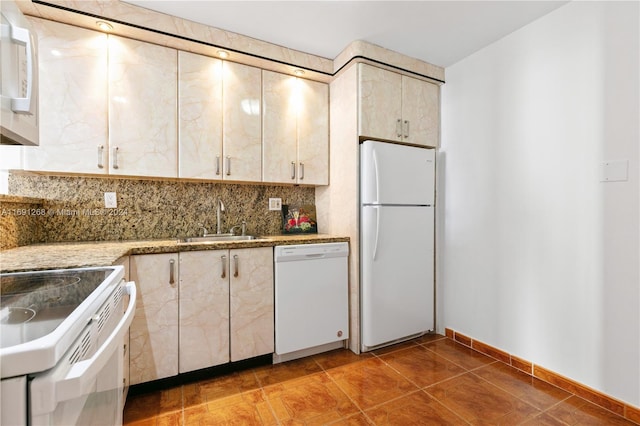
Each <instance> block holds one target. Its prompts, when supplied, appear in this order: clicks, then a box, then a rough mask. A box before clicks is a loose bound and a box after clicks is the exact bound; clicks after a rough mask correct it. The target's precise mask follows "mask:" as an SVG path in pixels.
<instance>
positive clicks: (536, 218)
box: [437, 2, 640, 406]
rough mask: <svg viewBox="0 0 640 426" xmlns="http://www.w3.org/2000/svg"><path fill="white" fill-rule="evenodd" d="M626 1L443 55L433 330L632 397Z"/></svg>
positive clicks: (635, 46)
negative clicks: (604, 174) (450, 60)
mask: <svg viewBox="0 0 640 426" xmlns="http://www.w3.org/2000/svg"><path fill="white" fill-rule="evenodd" d="M639 15H640V10H639V3H638V2H621V3H613V2H571V3H569V4H567V5H566V6H563V7H561V8H560V9H558V10H556V11H554V12H552V13H551V14H549V15H547V16H545V17H543V18H541V19H539V20H537V21H535V22H533V23H532V24H529V25H528V26H526V27H524V28H522V29H520V30H518V31H517V32H515V33H512V34H510V35H509V36H507V37H505V38H503V39H502V40H499V41H498V42H496V43H494V44H492V45H491V46H489V47H487V48H485V49H483V50H481V51H480V52H477V53H475V54H474V55H472V56H470V57H468V58H466V59H464V60H462V61H461V62H458V63H456V64H455V65H453V66H451V67H450V68H447V69H446V80H447V83H446V84H445V85H444V86H443V91H442V115H443V128H442V147H441V151H440V163H439V206H438V209H439V210H438V214H439V217H438V223H439V227H438V253H437V256H438V277H437V280H438V316H439V318H438V319H439V321H438V324H439V330H440V331H441V332H442V331H443V330H444V328H445V327H448V328H452V329H454V330H457V331H459V332H461V333H464V334H467V335H469V336H471V337H473V338H475V339H478V340H481V341H484V342H486V343H488V344H490V345H493V346H496V347H498V348H501V349H503V350H505V351H507V352H510V353H512V354H515V355H518V356H520V357H522V358H525V359H527V360H529V361H532V362H534V363H536V364H538V365H541V366H544V367H547V368H549V369H551V370H553V371H555V372H557V373H559V374H562V375H565V376H567V377H570V378H573V379H575V380H577V381H579V382H581V383H584V384H586V385H588V386H591V387H593V388H595V389H598V390H600V391H602V392H605V393H607V394H609V395H611V396H614V397H617V398H619V399H622V400H623V401H626V402H628V403H631V404H633V405H636V406H640V343H639V342H640V272H639V268H640V267H639V263H640V248H639V245H640V185H639V183H638V181H639V177H640V176H639V174H640V173H639V168H638V163H639V159H640V158H639V157H640V154H639V145H640V143H639V136H640V130H639V124H638V123H639V121H640V107H639V103H640V84H639V82H638V80H639V79H640V67H639V61H640V58H639V51H640V42H639V39H640V34H639V26H640V24H639ZM608 160H628V161H629V177H628V180H627V181H624V182H608V183H604V182H601V181H600V178H601V175H600V174H601V165H600V164H601V163H602V162H604V161H608Z"/></svg>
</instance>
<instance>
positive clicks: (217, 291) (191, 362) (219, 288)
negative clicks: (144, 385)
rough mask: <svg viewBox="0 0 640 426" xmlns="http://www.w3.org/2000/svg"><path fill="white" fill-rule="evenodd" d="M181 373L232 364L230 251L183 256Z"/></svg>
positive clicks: (184, 253)
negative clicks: (230, 357) (230, 340)
mask: <svg viewBox="0 0 640 426" xmlns="http://www.w3.org/2000/svg"><path fill="white" fill-rule="evenodd" d="M179 346H180V350H179V353H180V369H179V370H180V373H186V372H188V371H193V370H198V369H201V368H206V367H211V366H214V365H219V364H224V363H226V362H229V252H228V250H211V251H190V252H183V253H180V345H179Z"/></svg>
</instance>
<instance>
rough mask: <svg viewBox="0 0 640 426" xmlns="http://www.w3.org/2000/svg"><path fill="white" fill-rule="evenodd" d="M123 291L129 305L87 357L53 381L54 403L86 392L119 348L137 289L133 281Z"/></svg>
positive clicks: (129, 319)
mask: <svg viewBox="0 0 640 426" xmlns="http://www.w3.org/2000/svg"><path fill="white" fill-rule="evenodd" d="M124 289H125V291H126V292H127V293H128V294H129V306H127V310H126V311H125V314H124V316H123V317H122V319H121V320H120V322H119V323H118V325H117V326H116V328H115V329H114V330H113V332H111V335H109V337H108V338H107V340H106V341H105V342H104V344H102V346H101V347H100V348H99V349H98V350H97V351H96V353H95V354H94V355H93V356H92V357H91V358H89V359H86V360H83V361H80V362H77V363H75V364H73V366H72V367H71V369H70V370H69V372H68V373H67V375H66V376H65V377H64V378H61V379H60V380H58V381H56V382H55V392H54V393H55V396H53V398H54V399H55V403H56V404H57V403H59V402H62V401H68V400H71V399H75V398H79V397H80V396H82V395H85V394H86V392H87V389H86V388H87V386H89V385H91V384H93V381H94V379H95V378H96V376H97V375H98V373H99V372H100V371H101V370H102V368H103V367H104V366H105V364H106V363H107V361H109V358H111V354H112V353H113V351H115V350H121V348H120V347H121V346H122V339H124V335H125V333H126V332H127V330H128V329H129V326H130V325H131V321H132V320H133V316H134V313H135V309H136V296H137V289H136V285H135V283H134V282H128V283H127V284H126V285H125V287H124Z"/></svg>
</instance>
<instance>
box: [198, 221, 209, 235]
mask: <svg viewBox="0 0 640 426" xmlns="http://www.w3.org/2000/svg"><path fill="white" fill-rule="evenodd" d="M198 227H199V228H200V229H202V231H203V232H202V236H203V237H206V236H207V235H209V231H207V228H205V226H204V225H203V224H202V223H199V224H198Z"/></svg>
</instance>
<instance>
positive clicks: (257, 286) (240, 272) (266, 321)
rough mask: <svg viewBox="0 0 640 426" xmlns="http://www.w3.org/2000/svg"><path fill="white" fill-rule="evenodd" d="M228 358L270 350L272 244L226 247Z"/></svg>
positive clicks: (272, 330) (272, 313)
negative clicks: (228, 273) (228, 267)
mask: <svg viewBox="0 0 640 426" xmlns="http://www.w3.org/2000/svg"><path fill="white" fill-rule="evenodd" d="M229 261H230V262H231V265H230V266H231V268H230V272H231V276H230V277H229V309H230V316H231V318H230V319H229V330H230V333H231V336H230V340H231V348H230V349H231V361H240V360H242V359H247V358H252V357H254V356H258V355H265V354H270V353H273V348H274V313H275V310H274V298H273V248H272V247H263V248H258V249H238V250H229Z"/></svg>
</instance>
